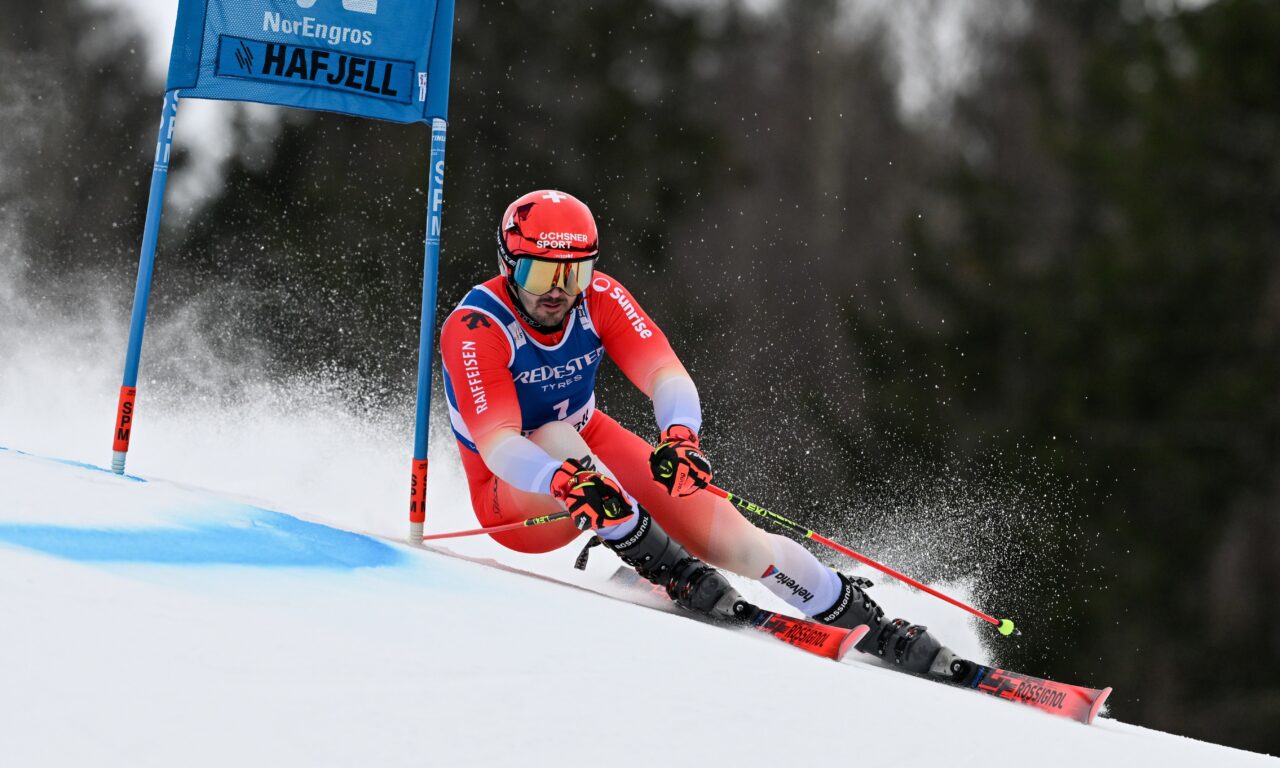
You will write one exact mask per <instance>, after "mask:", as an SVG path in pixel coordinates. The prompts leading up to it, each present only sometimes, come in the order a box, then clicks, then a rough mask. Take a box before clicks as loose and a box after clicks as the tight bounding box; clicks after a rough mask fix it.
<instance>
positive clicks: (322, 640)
mask: <svg viewBox="0 0 1280 768" xmlns="http://www.w3.org/2000/svg"><path fill="white" fill-rule="evenodd" d="M461 503H463V502H462V501H461V500H459V501H455V502H454V504H455V505H457V504H461ZM495 552H496V550H495ZM596 552H597V553H598V554H596V555H595V556H594V559H593V563H592V568H591V569H589V570H588V572H587V573H586V574H582V575H579V576H577V578H580V579H582V580H584V583H586V584H588V585H590V586H593V587H595V588H600V589H607V585H605V576H602V574H605V575H607V574H608V573H611V572H612V569H613V568H614V567H616V563H615V562H609V560H610V559H611V557H612V556H611V555H610V554H609V553H607V552H603V551H601V550H596ZM548 557H549V558H550V559H552V560H555V559H556V558H555V557H551V556H548ZM566 558H567V555H566V556H565V557H560V558H558V559H559V561H560V562H559V563H558V564H557V565H558V567H559V568H560V569H561V573H560V574H559V575H564V574H563V571H569V572H571V573H572V571H571V569H569V568H568V567H567V564H566V563H565V562H563V561H564V560H565V559H566ZM503 559H504V561H506V562H508V563H509V564H511V565H514V566H515V567H523V565H527V563H526V564H522V563H520V562H518V561H517V560H515V559H509V558H503ZM543 559H544V560H546V559H548V558H543ZM877 588H878V587H877ZM0 616H2V617H3V624H2V625H0V626H3V631H0V660H3V661H2V662H0V663H2V664H3V666H2V667H0V669H3V672H2V673H0V755H3V763H4V764H5V765H14V766H65V765H77V764H88V765H95V766H115V765H119V766H150V765H156V766H161V765H163V766H172V765H193V766H203V765H210V766H225V765H228V764H233V765H287V766H292V765H298V766H330V765H332V766H350V765H383V766H399V765H449V766H452V765H530V766H538V765H546V766H576V765H591V764H598V765H637V766H640V765H643V766H653V765H669V766H681V765H719V764H741V765H763V764H779V765H791V764H797V763H801V762H806V761H808V760H812V759H822V760H824V761H832V760H834V761H837V762H847V763H850V764H852V763H857V764H863V765H871V764H878V763H882V761H892V762H893V763H894V764H904V765H934V766H939V765H945V766H963V765H990V764H991V763H992V761H993V760H1000V759H1002V758H1001V757H1000V756H1002V757H1003V759H1009V760H1018V761H1019V762H1021V761H1024V760H1031V761H1034V763H1035V764H1037V765H1072V766H1076V765H1079V764H1081V761H1087V762H1089V763H1091V764H1098V765H1113V764H1130V765H1197V766H1200V765H1214V766H1220V765H1237V764H1240V765H1244V764H1261V763H1263V762H1264V761H1266V762H1270V759H1269V758H1265V757H1263V756H1259V755H1253V754H1250V753H1246V752H1240V751H1237V750H1232V749H1228V748H1224V747H1218V746H1214V745H1210V744H1206V743H1202V742H1196V741H1192V740H1190V739H1185V738H1181V737H1176V736H1170V735H1167V734H1163V733H1159V732H1156V731H1151V730H1146V729H1142V728H1138V727H1135V726H1131V725H1125V724H1123V723H1119V722H1115V721H1112V720H1108V719H1105V718H1101V719H1099V720H1098V721H1097V722H1096V723H1095V724H1094V725H1093V726H1083V725H1080V724H1078V723H1075V722H1070V721H1065V720H1061V719H1058V718H1054V717H1050V716H1046V715H1044V714H1041V713H1039V712H1036V711H1034V710H1031V709H1029V708H1025V707H1021V706H1017V705H1013V704H1010V703H1007V702H1002V701H996V700H992V699H988V698H987V697H984V696H981V695H978V694H975V693H972V692H969V691H963V690H958V689H951V688H948V687H946V686H943V685H940V684H937V683H932V682H929V681H925V680H919V679H915V678H910V677H907V676H904V675H901V674H898V673H895V672H893V671H890V670H887V669H884V668H882V667H880V666H878V665H877V664H876V663H874V662H867V661H861V660H849V661H846V662H845V663H844V664H836V663H833V662H830V661H827V660H824V659H819V658H815V657H810V656H807V655H806V654H803V653H800V652H797V651H794V650H793V649H790V648H787V647H785V646H782V645H781V644H778V643H776V642H774V641H772V640H771V639H770V638H767V637H764V636H762V635H757V634H755V633H751V632H741V631H740V632H733V631H728V630H725V629H721V628H717V627H712V626H708V625H705V624H701V623H698V622H696V621H691V620H689V619H687V618H683V617H680V616H677V615H672V614H669V613H665V612H660V611H655V610H650V609H648V608H644V607H640V606H636V605H631V604H628V603H626V602H623V601H620V600H613V599H608V598H606V597H602V596H600V595H597V594H593V593H591V592H589V591H587V590H585V589H579V588H575V587H571V586H565V585H562V584H557V583H553V582H551V581H548V580H544V579H538V578H530V577H529V576H527V575H520V574H517V573H512V572H509V571H506V570H501V569H498V568H492V567H486V566H484V565H479V564H476V563H473V562H469V561H467V560H464V559H459V558H456V557H448V556H444V555H442V554H439V553H434V552H429V551H423V550H420V549H414V548H411V547H408V546H406V545H402V544H399V543H396V542H391V541H388V540H386V539H381V538H374V537H368V536H363V535H358V534H354V533H352V532H349V531H346V530H342V529H340V528H335V527H331V526H327V525H322V524H317V523H315V522H310V521H305V520H301V519H298V518H296V517H292V516H289V515H284V514H281V513H279V512H275V511H272V510H270V509H267V508H265V507H264V506H261V505H256V504H250V503H246V502H243V501H239V500H233V499H230V498H227V497H224V496H219V495H215V494H212V493H209V492H205V491H200V490H195V489H192V488H191V487H189V486H184V485H182V484H179V483H174V482H169V481H164V480H158V479H151V478H145V479H144V478H135V477H116V476H114V475H112V474H110V473H109V472H106V471H103V470H101V469H98V468H95V467H92V466H89V465H85V464H81V463H77V462H68V461H64V460H55V459H51V458H46V457H42V456H37V455H32V454H29V453H23V452H21V451H19V450H15V449H6V450H0Z"/></svg>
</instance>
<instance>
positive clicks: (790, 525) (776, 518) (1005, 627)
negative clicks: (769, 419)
mask: <svg viewBox="0 0 1280 768" xmlns="http://www.w3.org/2000/svg"><path fill="white" fill-rule="evenodd" d="M707 490H708V491H710V492H711V493H714V494H715V495H716V496H719V497H720V498H722V499H725V500H727V501H729V502H730V503H731V504H733V505H734V506H735V507H737V508H738V509H740V510H742V511H744V512H751V513H753V514H756V515H759V516H760V517H763V518H764V519H766V520H769V521H771V522H773V523H776V524H778V525H780V526H782V527H783V528H786V529H787V530H789V531H791V532H793V533H797V534H799V535H801V536H804V537H805V538H807V539H812V540H814V541H816V542H818V543H819V544H822V545H824V546H827V547H830V548H831V549H834V550H835V551H837V552H839V553H841V554H844V555H848V556H849V557H852V558H853V559H854V560H857V561H858V562H860V563H862V564H864V565H869V566H871V567H872V568H875V569H876V570H878V571H880V572H881V573H885V574H888V575H890V576H892V577H893V578H895V579H897V580H899V581H902V582H905V583H907V584H910V585H911V586H913V587H915V588H916V589H920V590H923V591H925V592H928V593H929V594H931V595H933V596H934V597H937V598H940V599H942V600H945V601H947V602H948V603H951V604H952V605H954V606H956V607H957V608H963V609H964V610H966V611H968V612H969V613H972V614H973V615H974V616H977V617H978V618H980V619H982V620H983V621H988V622H990V623H992V624H994V625H996V628H997V629H998V631H999V632H1000V634H1002V635H1006V636H1008V635H1014V636H1020V635H1021V634H1022V632H1020V631H1019V630H1018V629H1017V628H1015V627H1014V626H1013V620H1012V619H997V618H995V617H994V616H988V615H987V614H985V613H983V612H982V611H979V610H978V609H977V608H974V607H972V606H969V605H966V604H964V603H962V602H960V601H959V600H956V599H955V598H954V597H949V596H947V595H944V594H942V593H941V592H939V591H938V590H936V589H934V588H933V587H930V586H927V585H925V584H921V583H920V582H918V581H916V580H915V579H913V578H911V577H910V576H907V575H906V574H904V573H899V572H898V571H895V570H894V569H892V568H890V567H889V566H887V565H881V564H880V563H877V562H876V561H875V560H872V559H871V558H869V557H867V556H866V555H861V554H858V553H857V552H854V551H853V550H852V549H849V548H848V547H846V546H844V545H843V544H839V543H837V542H834V541H832V540H831V539H828V538H827V537H826V536H823V535H822V534H820V533H815V532H813V531H811V530H809V529H808V528H805V527H804V526H803V525H800V524H799V523H797V522H795V521H793V520H788V519H787V518H785V517H783V516H782V515H779V514H778V513H776V512H770V511H769V510H767V509H765V508H764V507H762V506H760V505H759V504H754V503H752V502H750V501H747V500H746V499H744V498H742V497H740V496H735V495H734V494H732V493H729V492H728V491H726V490H724V489H723V488H717V487H716V486H714V485H708V486H707Z"/></svg>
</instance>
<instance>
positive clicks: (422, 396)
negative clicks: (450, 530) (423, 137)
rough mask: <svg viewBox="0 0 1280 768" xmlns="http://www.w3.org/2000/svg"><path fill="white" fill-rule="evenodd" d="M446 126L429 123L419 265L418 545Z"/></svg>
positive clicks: (412, 522)
mask: <svg viewBox="0 0 1280 768" xmlns="http://www.w3.org/2000/svg"><path fill="white" fill-rule="evenodd" d="M447 128H448V124H447V123H446V122H445V121H444V120H441V119H440V118H438V117H437V118H435V119H433V120H432V121H431V178H430V180H429V181H428V182H427V201H428V202H427V245H426V257H425V258H424V259H423V264H422V324H421V327H420V330H419V333H418V342H419V347H418V413H417V418H416V423H415V425H414V440H413V477H412V480H411V483H410V492H409V542H410V543H411V544H419V545H420V544H422V528H423V524H424V523H425V522H426V519H427V444H428V437H429V433H430V428H431V360H432V357H433V355H432V348H433V347H434V346H435V330H436V275H437V274H438V273H439V271H440V226H441V221H440V214H441V209H442V208H443V206H444V145H445V133H446V130H447Z"/></svg>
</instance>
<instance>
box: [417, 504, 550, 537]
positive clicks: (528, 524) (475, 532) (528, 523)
mask: <svg viewBox="0 0 1280 768" xmlns="http://www.w3.org/2000/svg"><path fill="white" fill-rule="evenodd" d="M568 519H569V513H568V512H567V511H565V512H552V513H551V514H549V515H542V516H541V517H531V518H529V519H528V520H522V521H520V522H518V523H504V524H503V525H491V526H489V527H488V528H472V529H471V530H469V531H453V532H452V533H429V534H427V535H426V536H423V537H422V540H423V541H431V540H433V539H456V538H458V537H460V536H479V535H480V534H483V533H501V532H502V531H514V530H516V529H517V528H532V527H533V526H535V525H544V524H546V523H554V522H556V521H557V520H568Z"/></svg>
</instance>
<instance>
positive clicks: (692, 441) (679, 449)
mask: <svg viewBox="0 0 1280 768" xmlns="http://www.w3.org/2000/svg"><path fill="white" fill-rule="evenodd" d="M649 471H650V472H652V473H653V479H654V480H655V481H657V482H658V483H660V484H661V485H662V487H663V488H666V489H667V493H669V494H671V495H672V496H689V495H691V494H694V493H697V492H698V491H700V490H702V489H703V488H706V487H707V486H708V485H710V484H711V462H709V461H707V457H706V456H704V455H703V454H702V449H701V448H699V447H698V433H696V432H694V431H693V430H692V429H689V428H688V427H686V426H684V425H682V424H672V425H671V426H670V427H667V428H666V429H664V430H662V436H661V437H660V438H658V447H657V448H654V449H653V453H651V454H649Z"/></svg>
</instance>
